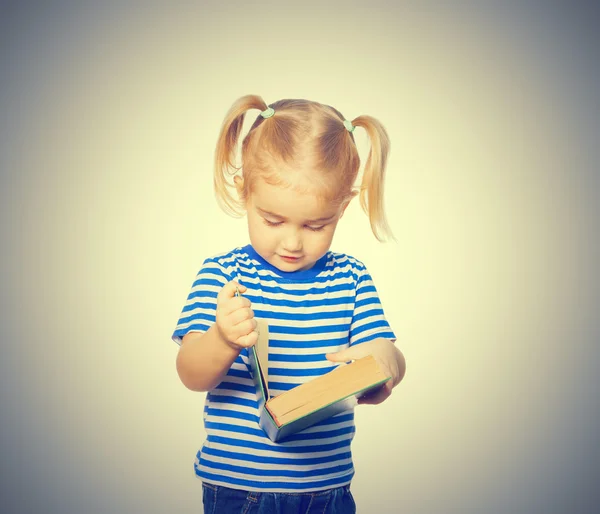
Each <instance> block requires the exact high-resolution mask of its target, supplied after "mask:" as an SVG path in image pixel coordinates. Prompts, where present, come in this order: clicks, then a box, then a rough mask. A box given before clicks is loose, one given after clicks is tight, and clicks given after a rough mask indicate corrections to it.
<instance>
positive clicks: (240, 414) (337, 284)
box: [172, 245, 395, 492]
mask: <svg viewBox="0 0 600 514" xmlns="http://www.w3.org/2000/svg"><path fill="white" fill-rule="evenodd" d="M231 280H237V281H238V282H239V283H240V284H243V285H244V286H246V287H247V290H246V292H245V293H244V296H245V297H246V298H248V299H249V300H250V302H251V303H252V310H253V311H254V315H255V317H256V318H262V319H264V320H266V321H267V323H268V325H269V370H268V373H269V390H270V393H271V395H272V396H276V395H278V394H280V393H282V392H284V391H287V390H289V389H292V388H293V387H295V386H297V385H299V384H301V383H304V382H306V381H308V380H311V379H313V378H314V377H316V376H319V375H322V374H324V373H327V372H329V371H331V370H332V369H334V367H335V366H336V364H334V363H332V362H329V361H328V360H327V359H326V358H325V354H326V353H334V352H336V351H340V350H343V349H344V348H347V347H348V346H349V345H353V344H360V343H365V342H368V341H372V340H373V339H376V338H378V337H385V338H388V339H390V340H392V341H395V335H394V333H393V332H392V330H391V328H390V326H389V324H388V322H387V321H386V319H385V316H384V313H383V309H382V306H381V303H380V301H379V297H378V294H377V291H376V289H375V286H374V284H373V280H372V279H371V276H370V275H369V272H368V271H367V269H366V267H365V266H364V264H362V263H361V262H360V261H358V260H357V259H355V258H353V257H350V256H348V255H344V254H341V253H334V252H327V253H326V254H325V255H324V256H323V257H322V258H321V259H319V260H318V261H317V262H316V264H315V265H314V266H313V267H312V268H311V269H309V270H303V271H296V272H284V271H281V270H279V269H277V268H276V267H274V266H272V265H271V264H269V263H268V262H267V261H265V260H264V259H263V258H262V257H261V256H260V255H258V254H257V253H256V251H255V250H254V249H253V248H252V246H251V245H248V246H245V247H241V248H236V249H235V250H233V251H231V252H228V253H223V254H220V255H217V256H215V257H212V258H209V259H206V260H205V261H204V263H203V265H202V267H201V269H200V271H199V272H198V275H197V277H196V279H195V281H194V283H193V284H192V289H191V292H190V293H189V295H188V298H187V301H186V304H185V306H184V308H183V311H182V313H181V316H180V318H179V321H178V324H177V326H176V329H175V331H174V333H173V335H172V339H173V340H174V341H175V342H177V343H178V344H181V339H182V338H183V336H184V335H185V334H187V333H188V332H191V331H194V332H205V331H206V330H208V328H209V327H210V326H211V325H212V324H213V323H214V322H215V309H216V297H217V294H218V293H219V291H220V290H221V288H222V287H223V286H224V285H225V284H226V283H227V282H229V281H231ZM258 421H259V412H258V401H257V394H256V389H255V386H254V382H253V380H252V376H251V375H250V365H249V363H248V351H247V349H244V350H242V351H241V352H240V354H239V356H238V357H237V358H236V360H235V361H234V362H233V364H232V365H231V368H230V369H229V371H228V373H227V375H226V376H225V377H224V379H223V380H222V382H221V383H220V384H219V385H218V386H216V387H215V388H214V389H213V390H211V391H209V392H208V393H207V395H206V402H205V406H204V426H205V429H206V433H207V438H206V441H205V442H204V445H203V446H202V449H201V450H200V451H198V453H197V456H196V462H195V466H194V467H195V471H196V475H197V476H198V477H200V478H201V479H202V480H203V481H205V482H209V483H212V484H216V485H224V486H226V487H231V488H234V489H245V490H251V491H263V492H291V491H303V492H306V491H317V490H321V489H328V488H331V487H339V486H342V485H347V484H349V483H350V481H351V480H352V477H353V475H354V467H353V464H352V455H351V451H350V443H351V442H352V439H353V437H354V430H355V428H354V411H353V410H350V411H347V412H344V413H341V414H338V415H336V416H333V417H331V418H329V419H326V420H324V421H321V422H320V423H318V424H316V425H315V426H312V427H310V428H307V429H305V430H303V431H302V432H299V433H297V434H295V435H293V436H291V437H290V438H289V439H286V440H285V441H283V442H279V443H274V442H272V441H271V440H270V439H269V438H268V437H267V435H266V434H265V433H264V432H263V430H262V429H261V428H260V426H259V424H258Z"/></svg>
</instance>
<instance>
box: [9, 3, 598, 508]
mask: <svg viewBox="0 0 600 514" xmlns="http://www.w3.org/2000/svg"><path fill="white" fill-rule="evenodd" d="M524 4H525V3H524V2H522V3H519V2H479V3H475V2H458V1H451V2H443V3H442V2H438V3H434V2H419V3H418V5H416V4H415V3H410V4H409V3H408V2H398V3H395V4H394V3H389V2H388V3H386V2H381V1H378V0H376V1H373V2H368V3H363V2H355V1H348V2H343V3H342V2H329V3H327V4H326V5H321V3H318V2H310V1H309V2H303V3H302V4H289V5H284V4H279V3H277V2H271V3H269V2H262V3H254V4H253V3H248V2H238V1H231V2H222V3H219V2H212V1H209V2H201V3H200V2H198V3H192V2H170V3H168V4H167V3H159V2H121V3H119V2H103V3H101V4H100V3H91V2H66V1H65V2H46V3H41V2H39V3H35V2H22V3H17V2H12V3H11V2H5V3H3V4H2V7H0V66H1V68H0V70H1V74H0V77H1V78H0V138H1V139H0V170H1V176H0V181H1V182H0V184H1V189H0V190H1V194H2V201H1V202H0V206H1V209H2V216H1V225H0V226H1V230H2V239H3V245H2V246H3V266H2V323H0V326H1V331H2V332H1V337H2V339H1V340H2V357H1V359H0V362H1V364H0V401H1V404H0V405H1V419H2V423H1V429H0V437H1V455H2V464H1V468H0V469H1V486H0V487H1V490H0V498H2V499H1V500H0V506H1V509H0V510H2V512H19V513H21V512H23V513H24V512H39V511H44V512H57V513H58V512H61V513H88V512H89V513H101V512H180V513H184V512H190V513H191V512H201V488H200V482H199V481H197V480H196V479H195V478H194V475H193V459H194V455H195V452H196V450H197V448H198V447H199V445H200V444H201V442H202V440H203V429H202V417H201V410H202V402H203V398H204V396H203V395H202V394H198V393H192V392H190V391H187V390H186V389H185V388H184V387H183V386H182V385H181V384H180V382H179V380H178V378H177V375H176V372H175V367H174V362H175V355H176V351H177V347H176V345H175V343H173V342H171V341H170V335H171V333H172V330H173V328H174V326H175V323H176V321H177V318H178V316H179V313H180V310H181V308H182V306H183V302H184V301H185V298H186V296H187V294H188V291H189V287H190V286H191V283H192V281H193V278H194V276H195V273H196V272H197V270H198V268H199V266H200V264H201V262H202V260H203V259H204V258H205V257H206V256H209V255H212V254H215V253H217V252H220V251H224V250H228V249H230V248H232V247H234V246H237V245H240V244H244V243H245V242H246V240H247V239H246V238H247V236H246V230H245V221H244V220H235V219H230V218H228V217H227V216H226V215H225V214H223V213H221V212H220V211H219V209H218V207H217V205H216V202H215V200H214V196H213V192H212V176H211V172H212V169H211V166H212V159H213V151H214V145H215V142H216V138H217V135H218V131H219V128H220V125H221V122H222V119H223V116H224V115H225V112H226V111H227V109H228V108H229V106H230V105H231V103H232V102H233V101H234V100H235V99H237V98H238V97H239V96H242V95H244V94H248V93H256V94H260V95H262V96H263V97H264V98H265V100H266V101H267V102H272V101H274V100H277V99H280V98H284V97H305V98H310V99H314V100H317V101H322V102H324V103H329V104H331V105H334V106H335V107H336V108H338V109H339V110H341V112H342V113H344V114H345V115H346V116H347V117H348V118H354V117H356V116H358V115H360V114H363V113H364V114H370V115H373V116H376V117H377V118H379V119H380V120H381V121H382V122H383V123H384V124H385V126H386V127H387V129H388V131H389V133H390V136H391V139H392V154H391V157H390V160H389V166H388V177H387V195H386V201H387V210H388V216H389V220H390V223H391V225H392V228H393V229H394V232H395V235H396V237H397V240H398V241H397V243H388V244H385V245H383V244H379V243H377V242H376V240H375V239H374V238H373V237H372V236H371V234H370V232H369V226H368V222H367V219H366V217H365V216H364V215H363V214H362V213H361V211H360V209H359V207H358V204H355V205H353V206H351V207H350V209H349V210H348V211H347V213H346V215H345V218H344V220H343V221H342V223H341V224H340V225H339V229H338V232H337V234H336V238H335V240H334V245H333V249H334V250H339V251H344V252H347V253H350V254H353V255H356V256H357V257H359V258H360V259H361V260H363V261H364V262H365V263H366V264H367V265H368V267H369V269H370V270H371V273H372V274H373V276H374V278H375V281H376V284H377V286H378V289H379V292H380V295H381V297H382V300H383V303H384V307H385V308H386V312H387V316H388V318H389V320H390V322H391V323H392V325H393V327H394V329H395V330H396V332H397V334H398V337H399V341H398V344H399V346H400V348H401V349H402V350H403V352H404V353H405V355H406V358H407V365H408V370H407V376H406V379H405V381H404V382H403V383H402V385H401V386H399V387H398V388H397V389H396V390H395V391H394V394H393V396H392V397H391V398H390V399H389V400H388V402H386V403H385V404H383V405H381V406H380V407H377V408H374V407H366V406H365V407H364V408H362V407H361V408H360V409H358V410H357V425H358V433H357V436H356V439H355V442H354V443H353V450H354V457H355V463H356V468H357V474H356V478H355V480H354V482H353V493H354V495H355V498H356V500H357V503H358V506H359V512H380V513H396V512H400V511H402V512H409V513H428V514H429V513H431V514H437V513H447V512H486V513H506V512H511V513H513V512H514V513H538V512H539V513H542V512H543V513H554V512H556V513H563V512H564V513H567V512H568V513H588V512H594V511H595V508H597V505H598V500H599V497H598V494H599V493H598V491H597V483H598V478H599V477H600V444H599V443H600V441H599V440H598V439H599V438H598V433H599V432H600V423H599V418H600V412H599V411H600V409H599V403H598V401H597V391H598V388H599V386H600V381H599V379H598V376H597V372H598V367H599V364H600V354H599V351H598V348H597V343H598V335H599V322H598V320H597V319H596V318H597V304H598V293H599V288H598V277H597V273H596V266H597V262H598V257H599V255H598V254H599V252H598V233H597V228H595V227H594V225H595V220H596V218H597V217H598V210H599V209H598V204H597V202H598V185H599V184H598V176H597V169H596V168H597V165H598V157H599V155H598V154H599V150H598V143H599V142H600V141H599V140H598V139H599V138H598V133H599V132H598V129H599V128H600V126H599V125H600V123H599V122H598V120H599V119H600V118H599V115H600V109H599V103H598V93H597V91H598V88H599V86H600V81H599V80H598V79H599V76H598V72H599V66H598V61H597V57H596V54H595V50H594V48H595V47H596V46H597V43H598V41H597V36H596V35H595V30H596V29H595V27H596V26H597V21H598V16H597V12H596V10H594V9H593V8H592V9H590V8H585V7H584V6H585V5H587V4H586V3H583V2H582V3H580V4H578V3H577V2H569V3H567V2H562V3H561V2H552V3H543V4H542V3H536V2H534V3H528V4H527V6H525V5H524ZM256 114H257V113H256ZM254 117H255V114H251V115H250V116H249V117H248V118H249V119H248V122H249V123H250V122H251V121H252V119H254ZM355 134H356V136H357V140H358V143H359V147H360V149H361V156H362V158H363V159H364V158H366V153H367V151H368V145H367V141H366V138H365V137H364V135H363V134H361V132H360V131H359V130H357V132H356V133H355Z"/></svg>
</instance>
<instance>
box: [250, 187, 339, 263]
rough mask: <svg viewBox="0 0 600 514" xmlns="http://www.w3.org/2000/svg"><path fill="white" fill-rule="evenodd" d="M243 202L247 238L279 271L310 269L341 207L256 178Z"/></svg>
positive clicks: (327, 243)
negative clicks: (244, 203)
mask: <svg viewBox="0 0 600 514" xmlns="http://www.w3.org/2000/svg"><path fill="white" fill-rule="evenodd" d="M252 189H253V191H252V193H251V194H250V197H249V198H248V201H247V203H246V209H247V215H248V230H249V233H250V242H251V243H252V246H253V247H254V249H255V250H256V252H257V253H258V254H259V255H260V256H261V257H262V258H263V259H265V260H266V261H267V262H268V263H270V264H272V265H273V266H275V267H276V268H278V269H280V270H281V271H288V272H289V271H298V270H307V269H310V268H311V267H312V266H313V265H314V264H315V262H317V261H318V260H319V259H320V258H321V257H322V256H323V255H325V253H326V252H327V250H329V247H330V245H331V241H332V239H333V234H334V233H335V228H336V226H337V223H338V221H339V218H340V217H341V215H342V213H343V210H344V208H340V207H337V206H331V205H327V204H326V203H325V202H319V201H318V199H317V198H316V197H315V196H314V195H313V194H310V193H298V192H297V191H294V190H293V189H291V188H285V187H281V186H273V185H270V184H267V183H266V182H264V181H263V180H262V179H260V178H257V179H256V180H255V183H253V188H252Z"/></svg>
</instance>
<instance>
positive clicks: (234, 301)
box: [217, 296, 252, 316]
mask: <svg viewBox="0 0 600 514" xmlns="http://www.w3.org/2000/svg"><path fill="white" fill-rule="evenodd" d="M251 305H252V304H251V303H250V300H248V298H246V297H244V296H238V297H237V298H236V297H234V298H228V299H227V300H223V301H222V302H221V303H217V310H218V311H219V312H220V314H221V315H223V316H229V315H230V314H232V313H233V312H235V311H238V310H240V309H248V308H250V306H251Z"/></svg>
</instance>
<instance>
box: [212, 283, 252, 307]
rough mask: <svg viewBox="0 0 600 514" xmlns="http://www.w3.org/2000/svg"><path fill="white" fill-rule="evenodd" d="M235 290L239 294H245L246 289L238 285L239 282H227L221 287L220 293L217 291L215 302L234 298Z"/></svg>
mask: <svg viewBox="0 0 600 514" xmlns="http://www.w3.org/2000/svg"><path fill="white" fill-rule="evenodd" d="M236 289H237V290H238V291H239V292H240V294H242V293H245V292H246V287H245V286H243V285H242V284H240V283H239V282H237V281H235V280H231V281H230V282H227V284H225V285H224V286H223V288H222V289H221V291H219V294H218V295H217V302H221V301H223V300H227V299H229V298H233V297H234V296H235V291H236Z"/></svg>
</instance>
